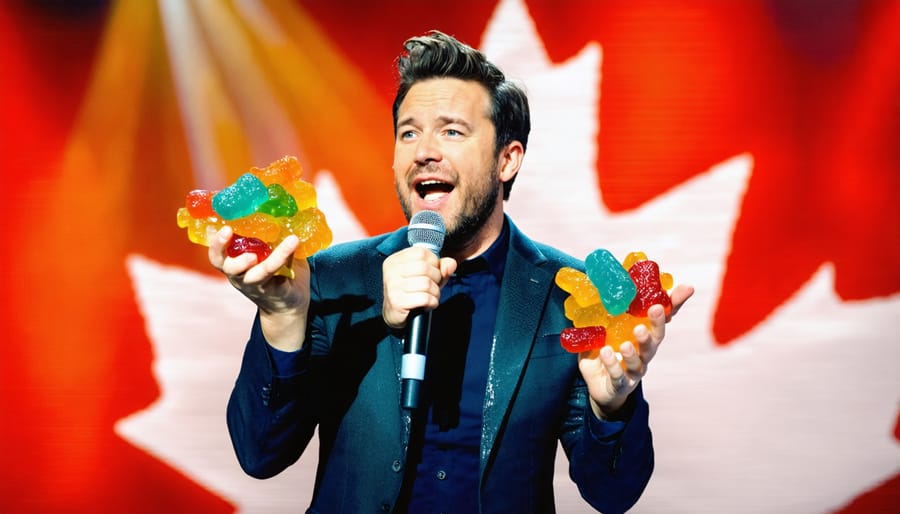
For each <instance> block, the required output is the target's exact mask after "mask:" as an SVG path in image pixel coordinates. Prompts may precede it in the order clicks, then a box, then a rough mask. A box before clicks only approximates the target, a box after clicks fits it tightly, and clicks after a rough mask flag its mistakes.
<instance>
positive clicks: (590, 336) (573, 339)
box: [559, 326, 606, 353]
mask: <svg viewBox="0 0 900 514" xmlns="http://www.w3.org/2000/svg"><path fill="white" fill-rule="evenodd" d="M559 342H560V344H562V346H563V348H565V349H566V350H567V351H569V352H572V353H580V352H586V351H588V350H596V349H598V348H603V345H604V344H605V343H606V329H604V328H603V327H593V326H592V327H582V328H566V329H564V330H563V331H562V333H561V334H560V335H559Z"/></svg>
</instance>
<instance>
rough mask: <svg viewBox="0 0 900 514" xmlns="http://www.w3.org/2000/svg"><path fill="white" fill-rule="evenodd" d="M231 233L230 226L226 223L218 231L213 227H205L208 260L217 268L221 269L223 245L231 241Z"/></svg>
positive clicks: (224, 256) (223, 260)
mask: <svg viewBox="0 0 900 514" xmlns="http://www.w3.org/2000/svg"><path fill="white" fill-rule="evenodd" d="M233 234H234V232H233V231H232V230H231V227H229V226H227V225H226V226H224V227H222V228H221V230H219V231H218V232H216V231H215V228H213V227H208V228H207V231H206V240H207V241H208V242H209V262H210V264H212V265H213V267H214V268H216V269H218V270H221V269H222V266H223V264H224V263H225V258H226V255H225V246H226V245H227V244H228V242H229V241H231V236H232V235H233Z"/></svg>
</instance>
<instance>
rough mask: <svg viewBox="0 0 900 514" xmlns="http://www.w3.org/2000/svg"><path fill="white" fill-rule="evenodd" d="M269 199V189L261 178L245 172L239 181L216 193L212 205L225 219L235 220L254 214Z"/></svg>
mask: <svg viewBox="0 0 900 514" xmlns="http://www.w3.org/2000/svg"><path fill="white" fill-rule="evenodd" d="M268 199H269V191H268V189H266V185H265V184H263V183H262V181H261V180H259V179H258V178H256V177H255V176H253V175H252V174H250V173H244V174H243V175H241V176H240V177H238V179H237V181H236V182H235V183H234V184H232V185H230V186H228V187H226V188H225V189H223V190H221V191H219V192H218V193H216V195H215V196H213V199H212V206H213V209H214V210H215V211H216V213H217V214H218V215H219V216H220V217H221V218H222V219H223V220H233V219H236V218H240V217H242V216H247V215H250V214H253V213H254V212H255V211H256V209H257V208H258V207H259V206H260V205H262V204H263V203H264V202H265V201H266V200H268Z"/></svg>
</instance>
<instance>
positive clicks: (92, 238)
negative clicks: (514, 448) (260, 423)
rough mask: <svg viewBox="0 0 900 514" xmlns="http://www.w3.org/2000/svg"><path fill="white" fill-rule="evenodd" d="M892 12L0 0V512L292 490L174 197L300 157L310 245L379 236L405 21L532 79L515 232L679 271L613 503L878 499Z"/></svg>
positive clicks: (890, 398) (570, 508) (392, 222)
mask: <svg viewBox="0 0 900 514" xmlns="http://www.w3.org/2000/svg"><path fill="white" fill-rule="evenodd" d="M898 27H900V2H897V1H894V0H858V1H856V0H745V1H738V0H734V1H728V0H679V1H655V0H596V1H568V2H567V1H560V0H497V1H482V0H458V1H456V2H421V1H408V0H402V1H394V2H363V1H358V2H356V1H347V2H335V1H290V0H284V1H277V0H234V1H224V0H223V1H221V2H218V1H196V2H194V1H182V0H156V1H149V0H148V1H102V0H72V1H65V0H49V1H48V0H45V1H40V2H38V1H26V0H7V1H6V2H4V3H3V5H2V7H0V72H2V79H0V136H2V138H0V156H2V157H0V158H2V161H3V170H2V177H3V189H2V200H0V209H2V217H3V220H4V229H3V237H2V242H3V243H2V244H3V248H2V251H0V272H2V282H0V283H2V285H3V286H4V289H5V291H6V295H5V296H6V302H5V305H6V307H5V308H4V309H3V310H2V311H0V316H2V320H3V324H2V327H3V333H4V336H5V337H4V341H3V343H2V344H0V512H3V513H7V512H9V513H31V512H34V513H82V512H91V513H106V512H110V513H113V512H115V513H119V512H129V513H170V512H209V513H214V512H248V513H281V512H285V513H287V512H301V511H302V510H303V509H304V508H305V506H306V505H307V502H308V500H309V496H310V493H311V490H312V480H313V476H314V470H315V464H316V461H315V448H314V447H313V448H311V449H310V450H309V451H308V452H307V454H305V455H304V456H303V457H302V458H301V460H300V461H299V462H298V463H297V464H296V465H294V466H293V467H291V468H290V469H289V470H288V471H286V472H285V473H283V474H282V475H280V476H278V477H276V478H273V479H270V480H266V481H258V480H255V479H252V478H249V477H246V476H244V475H243V474H242V472H241V471H240V469H239V468H238V466H237V463H236V460H235V458H234V456H233V454H232V450H231V447H230V443H229V441H228V436H227V432H226V430H225V419H224V410H225V403H226V401H227V397H228V394H229V392H230V388H231V385H232V383H233V380H234V377H235V376H236V373H237V369H238V365H239V361H240V354H241V351H242V348H243V345H244V342H245V340H246V337H247V333H248V331H249V326H250V322H251V318H252V316H253V306H252V305H250V304H249V302H248V301H246V300H245V299H243V298H242V297H241V296H240V295H239V294H238V293H237V292H236V291H234V290H233V289H231V288H230V286H228V285H227V284H226V283H225V281H224V280H223V279H222V278H221V277H220V276H218V275H217V274H215V273H213V270H211V268H210V267H209V265H208V263H207V261H206V252H205V249H204V248H202V247H199V246H196V245H192V244H191V243H189V242H188V240H187V237H186V235H185V233H184V232H183V231H182V230H181V229H178V227H177V226H176V224H175V212H176V210H177V208H178V207H180V206H181V205H182V204H183V202H184V195H185V193H186V192H187V191H189V190H191V189H194V188H205V189H218V188H221V187H224V186H225V185H228V184H229V183H231V182H232V181H233V180H234V179H235V178H237V176H239V175H240V174H242V173H243V172H245V171H247V170H248V169H249V168H250V167H251V166H262V165H266V164H268V163H270V162H272V161H274V160H275V159H278V158H280V157H282V156H284V155H296V156H297V157H298V158H299V159H300V161H301V163H302V164H303V167H304V170H305V177H306V178H307V180H309V181H311V182H313V183H314V184H315V185H316V188H317V191H318V195H319V207H320V208H321V209H322V210H323V211H324V213H325V215H326V216H327V218H328V221H329V224H330V225H331V226H332V228H333V230H334V232H335V238H336V240H338V241H340V240H350V239H355V238H359V237H365V236H367V235H370V234H376V233H380V232H384V231H388V230H392V229H394V228H397V227H399V226H401V225H402V224H404V220H403V217H402V215H401V213H400V210H399V208H398V207H397V206H396V197H395V195H394V192H393V185H392V178H391V171H390V164H391V155H392V139H393V138H392V127H391V117H390V103H391V100H392V98H393V91H394V84H395V78H396V77H395V72H394V67H393V65H394V59H395V58H396V56H397V54H398V52H399V51H400V49H401V44H402V42H403V41H404V40H405V39H406V38H407V37H409V36H412V35H418V34H421V33H424V32H425V31H427V30H430V29H439V30H442V31H444V32H447V33H450V34H453V35H455V36H457V37H458V38H459V39H461V40H463V41H466V42H468V43H469V44H471V45H473V46H476V47H478V48H480V49H482V50H483V51H484V52H485V53H486V54H487V55H488V57H489V58H491V59H492V60H494V61H495V62H497V63H498V64H500V65H501V67H503V69H504V70H505V71H506V72H507V74H508V75H509V76H510V77H512V78H514V79H516V80H520V81H521V82H523V83H524V84H525V86H526V88H527V89H528V91H529V95H530V98H531V102H532V109H533V126H534V129H533V135H532V139H531V141H530V144H529V150H528V153H527V156H526V159H525V164H524V166H523V169H522V170H521V172H520V176H519V178H518V180H517V182H516V187H515V188H514V189H513V192H512V197H511V199H510V201H509V202H508V205H507V210H508V211H509V212H510V213H511V215H512V216H513V217H514V219H516V221H517V223H518V224H519V226H520V227H521V228H522V229H523V230H525V232H526V233H528V234H529V235H531V236H532V237H534V238H536V239H539V240H542V241H545V242H548V243H551V244H553V245H555V246H558V247H560V248H562V249H564V250H566V251H568V252H569V253H572V254H573V255H576V256H580V257H584V256H585V255H587V253H589V252H590V251H591V250H593V249H596V248H600V247H603V248H608V249H610V250H611V251H613V253H615V254H616V255H618V256H619V257H620V258H621V257H623V256H624V255H625V254H626V253H627V252H629V251H633V250H643V251H645V252H646V253H647V254H648V256H650V258H651V259H653V260H656V261H658V262H659V263H660V265H661V267H662V268H663V270H664V271H668V272H670V273H672V274H673V275H674V277H675V279H676V282H685V283H690V284H693V285H694V286H695V287H696V289H697V293H696V295H695V297H694V298H692V299H691V301H690V302H689V303H688V304H687V305H686V307H685V308H684V309H683V310H682V312H680V313H679V315H678V316H677V317H676V320H675V321H674V322H673V323H672V324H671V325H670V327H669V334H668V337H667V340H666V342H665V345H664V347H663V348H662V349H661V351H660V353H659V354H658V355H657V358H656V359H655V360H654V362H653V365H652V366H651V369H650V372H649V374H648V376H647V377H646V379H645V386H644V387H645V391H646V394H647V397H648V400H649V402H650V404H651V427H652V429H653V432H654V440H655V443H656V448H657V466H656V472H655V474H654V477H653V479H652V480H651V482H650V485H649V486H648V488H647V491H646V493H645V494H644V497H643V498H642V499H641V501H640V502H639V503H638V504H637V506H636V507H635V508H634V509H633V511H634V512H640V513H697V512H710V513H713V512H715V513H722V512H735V513H738V512H741V513H743V512H747V513H750V512H785V513H853V514H856V513H860V514H861V513H870V512H900V444H898V443H900V372H898V365H900V335H898V330H897V326H896V323H897V321H896V320H897V318H898V316H900V202H898V200H897V198H898V195H900V30H898ZM565 469H566V468H565V461H564V457H562V456H560V459H559V462H558V469H557V477H556V482H557V503H558V508H559V511H560V512H563V513H578V512H586V511H587V506H586V505H585V504H583V503H582V502H581V501H580V499H579V498H578V494H577V491H576V490H575V488H574V486H572V484H571V483H570V482H569V481H568V478H567V476H566V472H565ZM510 494H515V492H514V491H510Z"/></svg>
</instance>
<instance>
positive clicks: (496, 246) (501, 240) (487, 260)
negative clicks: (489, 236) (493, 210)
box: [454, 219, 509, 280]
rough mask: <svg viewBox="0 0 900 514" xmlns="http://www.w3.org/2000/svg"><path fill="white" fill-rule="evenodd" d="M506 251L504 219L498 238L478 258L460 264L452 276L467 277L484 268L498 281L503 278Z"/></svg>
mask: <svg viewBox="0 0 900 514" xmlns="http://www.w3.org/2000/svg"><path fill="white" fill-rule="evenodd" d="M507 250H509V225H508V222H507V221H506V220H505V219H504V220H503V230H501V231H500V236H499V237H497V239H496V240H495V241H494V242H493V243H492V244H491V246H490V247H489V248H488V249H487V250H485V251H484V252H483V253H482V254H481V255H479V256H478V257H474V258H472V259H467V260H465V261H463V262H460V263H459V265H458V266H457V268H456V273H454V275H469V274H472V273H477V272H479V271H483V270H484V269H485V268H486V269H488V270H489V271H490V272H491V273H492V274H493V275H494V276H495V277H497V280H500V279H501V278H503V268H505V267H506V253H507Z"/></svg>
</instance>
